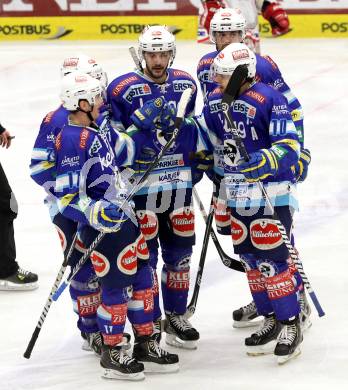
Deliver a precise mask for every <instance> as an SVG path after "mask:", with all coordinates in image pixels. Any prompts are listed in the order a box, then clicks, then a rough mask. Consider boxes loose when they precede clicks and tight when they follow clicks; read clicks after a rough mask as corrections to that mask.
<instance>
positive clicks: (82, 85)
mask: <svg viewBox="0 0 348 390" xmlns="http://www.w3.org/2000/svg"><path fill="white" fill-rule="evenodd" d="M99 96H100V97H102V96H103V88H102V86H101V83H100V81H99V80H98V79H95V78H93V77H91V76H90V75H88V74H86V73H82V72H72V73H69V74H67V75H66V76H64V77H63V79H62V85H61V92H60V98H61V100H62V104H63V107H64V108H66V109H67V110H68V111H77V110H80V106H79V104H80V101H81V100H86V101H87V102H88V103H89V104H90V105H91V106H94V104H95V102H96V99H97V97H99Z"/></svg>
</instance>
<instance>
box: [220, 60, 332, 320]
mask: <svg viewBox="0 0 348 390" xmlns="http://www.w3.org/2000/svg"><path fill="white" fill-rule="evenodd" d="M247 74H248V70H247V68H246V66H245V65H244V66H243V65H239V66H238V67H237V68H236V69H235V71H234V72H233V74H232V76H231V78H230V80H229V83H228V85H227V87H226V90H225V92H224V94H223V97H222V102H221V103H222V111H223V113H224V116H225V118H226V120H227V122H228V125H229V128H230V129H231V131H232V133H233V140H234V141H235V142H236V146H237V149H238V151H239V152H240V154H241V156H242V157H243V159H244V160H245V161H249V159H250V158H249V154H248V152H247V150H246V148H245V145H244V142H243V140H242V138H241V137H240V135H239V133H238V130H237V128H236V126H235V124H234V121H233V118H232V116H231V112H230V110H229V109H230V107H231V104H232V103H233V101H234V100H235V97H236V85H238V89H239V87H240V86H241V85H242V82H243V81H244V80H245V79H246V78H247ZM256 183H257V185H258V187H259V190H260V191H261V193H262V195H263V197H264V199H265V201H266V203H267V207H269V209H270V210H271V212H272V218H273V220H274V222H275V224H276V225H277V227H278V230H279V232H280V234H281V236H282V239H283V241H284V244H285V246H286V248H287V249H288V251H289V254H290V257H291V259H292V260H293V262H294V263H295V265H296V268H297V270H298V272H299V274H300V275H301V277H302V280H303V283H304V285H305V287H306V289H307V291H308V293H309V296H310V297H311V299H312V302H313V304H314V306H315V308H316V310H317V312H318V315H319V317H322V316H324V315H325V313H324V311H323V309H322V307H321V305H320V303H319V301H318V299H317V297H316V295H315V292H314V290H313V288H312V286H311V284H310V282H309V280H308V277H307V275H306V274H305V272H304V269H303V265H302V262H301V260H300V258H299V257H298V254H297V252H296V251H295V249H294V247H293V246H292V245H291V242H290V239H289V237H288V235H287V233H286V230H285V227H284V225H283V224H282V223H281V221H280V219H279V216H278V213H277V211H276V210H275V208H274V207H273V205H272V203H271V200H270V198H269V196H268V194H267V191H266V189H265V187H264V185H263V183H262V182H261V181H260V180H258V181H257V182H256Z"/></svg>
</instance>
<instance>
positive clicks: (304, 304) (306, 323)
mask: <svg viewBox="0 0 348 390" xmlns="http://www.w3.org/2000/svg"><path fill="white" fill-rule="evenodd" d="M299 303H300V307H301V312H300V325H301V331H302V333H303V332H304V331H305V330H307V329H309V328H310V327H311V326H312V321H311V319H310V315H311V313H312V309H311V307H310V305H309V302H308V300H307V297H306V293H305V291H302V292H300V298H299Z"/></svg>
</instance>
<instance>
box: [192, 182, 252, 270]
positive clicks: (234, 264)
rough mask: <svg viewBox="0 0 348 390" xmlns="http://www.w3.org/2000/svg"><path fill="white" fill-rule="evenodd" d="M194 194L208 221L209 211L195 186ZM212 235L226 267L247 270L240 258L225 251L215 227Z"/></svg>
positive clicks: (205, 219)
mask: <svg viewBox="0 0 348 390" xmlns="http://www.w3.org/2000/svg"><path fill="white" fill-rule="evenodd" d="M193 196H194V198H195V199H196V202H197V203H198V207H199V209H200V211H201V214H202V216H203V219H204V221H205V223H207V221H208V215H207V212H206V211H205V208H204V204H203V203H202V201H201V199H200V197H199V195H198V192H197V190H196V188H195V187H193ZM210 237H211V238H212V240H213V242H214V245H215V247H216V250H217V251H218V253H219V256H220V259H221V261H222V263H223V265H225V266H226V267H228V268H230V269H233V270H235V271H239V272H245V269H244V267H243V266H242V263H241V262H240V261H239V260H236V259H233V258H232V257H230V256H228V255H227V254H226V253H225V252H224V250H223V249H222V247H221V245H220V242H219V240H218V238H217V236H216V234H215V231H214V229H213V227H212V228H211V229H210ZM203 245H204V244H203Z"/></svg>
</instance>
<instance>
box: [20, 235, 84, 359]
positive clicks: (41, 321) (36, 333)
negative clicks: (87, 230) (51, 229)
mask: <svg viewBox="0 0 348 390" xmlns="http://www.w3.org/2000/svg"><path fill="white" fill-rule="evenodd" d="M76 240H77V233H75V236H74V239H73V242H72V243H71V245H70V248H69V252H68V254H67V256H66V257H65V258H64V261H63V263H62V266H61V267H60V270H59V271H58V274H57V277H56V280H55V281H54V283H53V286H52V289H51V292H50V294H49V296H48V298H47V301H46V303H45V306H44V308H43V309H42V312H41V315H40V317H39V321H38V322H37V325H36V327H35V329H34V332H33V334H32V336H31V339H30V341H29V343H28V346H27V349H26V350H25V352H24V354H23V356H24V357H25V358H26V359H29V358H30V356H31V353H32V351H33V348H34V346H35V343H36V340H37V338H38V337H39V334H40V331H41V328H42V326H43V324H44V322H45V319H46V317H47V314H48V311H49V310H50V307H51V305H52V302H53V299H52V297H53V295H54V294H55V292H56V291H57V289H58V287H59V283H60V282H61V281H62V279H63V276H64V273H65V270H66V268H67V266H68V263H69V258H70V256H71V254H72V252H73V250H74V247H75V243H76Z"/></svg>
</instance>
